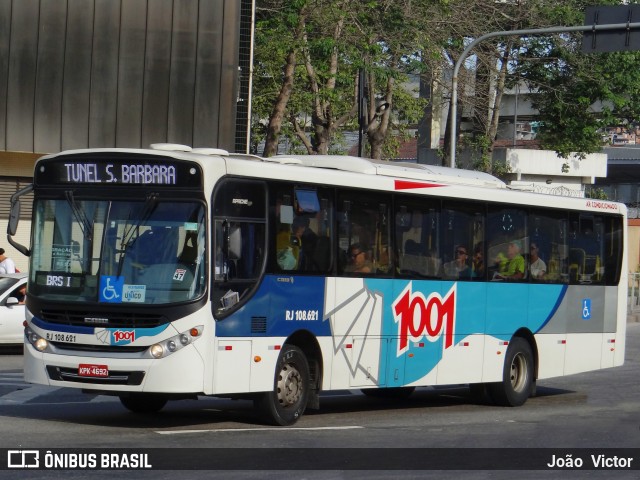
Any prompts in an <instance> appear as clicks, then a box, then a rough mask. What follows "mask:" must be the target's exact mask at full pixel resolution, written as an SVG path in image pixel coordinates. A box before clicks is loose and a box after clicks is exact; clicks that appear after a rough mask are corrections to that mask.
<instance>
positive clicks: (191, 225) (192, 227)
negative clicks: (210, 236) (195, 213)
mask: <svg viewBox="0 0 640 480" xmlns="http://www.w3.org/2000/svg"><path fill="white" fill-rule="evenodd" d="M184 229H185V231H186V232H197V231H198V224H197V223H196V222H185V224H184Z"/></svg>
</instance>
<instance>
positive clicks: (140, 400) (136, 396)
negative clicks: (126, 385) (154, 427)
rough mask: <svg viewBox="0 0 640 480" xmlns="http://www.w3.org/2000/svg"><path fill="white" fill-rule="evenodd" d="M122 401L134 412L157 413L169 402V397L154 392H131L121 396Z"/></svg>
mask: <svg viewBox="0 0 640 480" xmlns="http://www.w3.org/2000/svg"><path fill="white" fill-rule="evenodd" d="M120 402H121V403H122V405H124V406H125V407H126V408H127V409H128V410H130V411H132V412H134V413H157V412H159V411H160V410H162V408H163V407H164V406H165V405H166V404H167V398H166V397H163V396H161V395H155V394H152V393H130V394H128V395H122V396H120Z"/></svg>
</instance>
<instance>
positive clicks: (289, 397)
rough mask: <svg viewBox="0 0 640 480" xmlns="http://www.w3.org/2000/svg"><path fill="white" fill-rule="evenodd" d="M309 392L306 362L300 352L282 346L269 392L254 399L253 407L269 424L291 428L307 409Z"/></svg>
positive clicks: (287, 345)
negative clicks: (272, 384)
mask: <svg viewBox="0 0 640 480" xmlns="http://www.w3.org/2000/svg"><path fill="white" fill-rule="evenodd" d="M310 389H311V379H310V376H309V363H308V361H307V357H306V356H305V354H304V352H303V351H302V350H301V349H300V348H298V347H296V346H294V345H289V344H285V345H284V346H283V347H282V350H281V351H280V355H279V356H278V362H277V364H276V371H275V378H274V386H273V390H272V391H270V392H264V393H261V394H259V395H258V396H257V398H256V399H255V401H254V404H255V407H256V409H257V410H258V412H259V413H260V415H261V417H262V418H263V420H264V421H265V422H267V423H269V424H272V425H279V426H289V425H293V424H294V423H296V422H297V421H298V419H299V418H300V417H301V416H302V414H303V413H304V411H305V409H306V407H307V401H308V399H309V394H310Z"/></svg>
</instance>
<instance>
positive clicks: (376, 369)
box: [350, 337, 387, 387]
mask: <svg viewBox="0 0 640 480" xmlns="http://www.w3.org/2000/svg"><path fill="white" fill-rule="evenodd" d="M386 351H387V339H385V338H379V337H378V338H372V337H353V338H352V341H351V365H353V366H354V368H355V371H354V372H352V375H351V378H350V386H351V387H370V386H376V385H379V386H384V385H386V383H387V375H386V365H385V363H386V362H384V361H381V359H382V358H383V357H382V355H381V353H382V352H386Z"/></svg>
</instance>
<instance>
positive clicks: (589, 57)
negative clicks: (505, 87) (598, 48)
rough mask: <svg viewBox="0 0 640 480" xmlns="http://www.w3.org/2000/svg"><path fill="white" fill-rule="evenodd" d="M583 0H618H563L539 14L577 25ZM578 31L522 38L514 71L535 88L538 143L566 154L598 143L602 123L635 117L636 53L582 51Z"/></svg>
mask: <svg viewBox="0 0 640 480" xmlns="http://www.w3.org/2000/svg"><path fill="white" fill-rule="evenodd" d="M585 3H586V4H603V3H611V4H621V3H622V2H619V1H613V2H603V1H602V0H599V1H597V2H581V1H568V2H564V3H563V4H562V5H561V6H560V5H556V6H552V7H549V6H547V5H544V4H543V3H540V5H539V8H540V12H541V14H542V15H545V16H546V17H547V18H550V19H553V21H554V22H556V23H557V24H564V25H578V24H580V23H581V22H582V21H583V20H584V13H583V9H584V6H585ZM581 38H582V35H581V34H572V35H569V34H562V35H555V36H553V37H535V38H530V39H527V40H526V41H525V42H524V45H523V47H524V52H523V53H524V54H523V55H522V61H521V62H519V65H518V73H519V75H520V76H522V78H524V79H526V81H527V83H528V84H529V87H530V88H531V89H532V90H534V91H535V92H536V94H535V95H534V96H532V104H533V106H534V107H535V108H536V109H537V110H538V112H539V120H540V121H541V122H542V123H541V127H540V129H539V132H538V138H539V139H540V141H541V144H542V146H543V148H547V149H551V150H555V151H556V152H557V153H558V154H559V155H560V156H562V157H565V158H566V157H568V156H569V154H571V153H572V152H576V153H578V154H580V155H584V154H586V153H593V152H597V151H599V150H600V149H601V148H602V133H603V128H605V127H608V126H615V125H631V124H632V123H634V122H635V121H636V120H637V119H638V118H640V69H638V65H639V64H640V53H638V52H617V53H600V54H583V53H581V51H580V47H581Z"/></svg>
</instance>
